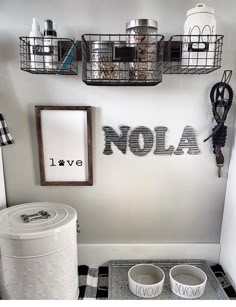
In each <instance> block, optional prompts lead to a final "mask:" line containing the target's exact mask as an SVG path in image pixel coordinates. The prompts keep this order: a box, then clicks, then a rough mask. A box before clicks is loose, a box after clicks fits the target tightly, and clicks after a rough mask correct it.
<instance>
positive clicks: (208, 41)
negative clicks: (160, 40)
mask: <svg viewBox="0 0 236 307" xmlns="http://www.w3.org/2000/svg"><path fill="white" fill-rule="evenodd" d="M223 38H224V36H223V35H174V36H172V37H171V38H170V40H169V42H168V43H167V44H166V48H165V55H166V57H165V59H164V61H165V62H164V72H163V73H164V74H209V73H211V72H212V71H214V70H217V69H219V68H220V67H221V58H222V48H223Z"/></svg>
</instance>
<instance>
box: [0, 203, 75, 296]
mask: <svg viewBox="0 0 236 307" xmlns="http://www.w3.org/2000/svg"><path fill="white" fill-rule="evenodd" d="M76 220H77V214H76V211H75V210H74V209H73V208H72V207H70V206H67V205H64V204H59V203H40V202H39V203H27V204H22V205H16V206H13V207H9V208H7V209H4V210H1V211H0V292H1V297H2V299H76V298H77V297H78V294H79V287H78V259H77V231H76V230H77V226H76Z"/></svg>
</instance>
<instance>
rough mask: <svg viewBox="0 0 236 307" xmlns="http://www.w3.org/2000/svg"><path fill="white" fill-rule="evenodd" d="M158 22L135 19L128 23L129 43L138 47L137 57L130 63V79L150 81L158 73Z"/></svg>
mask: <svg viewBox="0 0 236 307" xmlns="http://www.w3.org/2000/svg"><path fill="white" fill-rule="evenodd" d="M157 33H158V23H157V21H156V20H153V19H133V20H130V21H129V22H127V23H126V34H128V35H127V43H128V45H129V46H132V47H136V50H137V52H136V59H135V61H134V62H130V63H129V79H130V80H140V81H150V80H153V79H156V75H157Z"/></svg>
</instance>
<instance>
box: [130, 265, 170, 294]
mask: <svg viewBox="0 0 236 307" xmlns="http://www.w3.org/2000/svg"><path fill="white" fill-rule="evenodd" d="M128 280H129V289H130V291H131V292H132V293H133V294H134V295H137V296H139V297H142V298H152V297H155V296H158V295H159V294H161V292H162V289H163V285H164V280H165V273H164V272H163V271H162V269H160V268H159V267H158V266H156V265H154V264H137V265H135V266H133V267H131V268H130V269H129V271H128Z"/></svg>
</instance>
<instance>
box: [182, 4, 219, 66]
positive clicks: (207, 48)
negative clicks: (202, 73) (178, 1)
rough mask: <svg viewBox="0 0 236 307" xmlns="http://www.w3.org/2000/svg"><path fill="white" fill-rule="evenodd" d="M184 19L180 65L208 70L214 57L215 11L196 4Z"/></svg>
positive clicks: (212, 63)
mask: <svg viewBox="0 0 236 307" xmlns="http://www.w3.org/2000/svg"><path fill="white" fill-rule="evenodd" d="M186 17H187V18H186V21H185V24H184V35H186V36H185V37H184V43H183V50H182V51H183V55H182V59H183V61H182V65H187V66H190V67H191V66H197V67H205V68H208V67H209V68H210V67H211V66H213V65H214V57H215V35H216V18H215V10H214V9H213V8H211V7H207V6H206V5H205V4H204V3H198V4H197V5H196V6H195V7H194V8H192V9H190V10H189V11H188V12H187V14H186Z"/></svg>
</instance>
